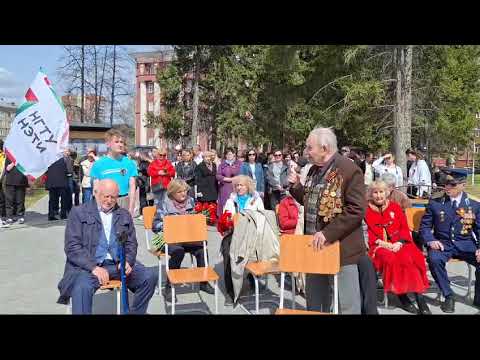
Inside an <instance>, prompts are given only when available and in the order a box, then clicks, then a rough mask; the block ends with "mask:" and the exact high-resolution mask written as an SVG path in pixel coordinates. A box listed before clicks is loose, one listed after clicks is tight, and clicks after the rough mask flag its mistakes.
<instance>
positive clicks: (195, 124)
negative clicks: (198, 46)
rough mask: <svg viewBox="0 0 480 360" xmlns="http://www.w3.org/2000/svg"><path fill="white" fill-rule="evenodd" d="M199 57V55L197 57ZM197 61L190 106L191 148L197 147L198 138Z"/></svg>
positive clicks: (198, 73) (197, 62) (198, 66)
mask: <svg viewBox="0 0 480 360" xmlns="http://www.w3.org/2000/svg"><path fill="white" fill-rule="evenodd" d="M198 57H199V55H198ZM199 62H200V61H199V60H198V61H196V63H195V65H194V69H193V76H194V78H193V104H192V134H191V146H192V147H193V146H195V145H197V137H198V97H199V94H198V82H199V80H200V64H199Z"/></svg>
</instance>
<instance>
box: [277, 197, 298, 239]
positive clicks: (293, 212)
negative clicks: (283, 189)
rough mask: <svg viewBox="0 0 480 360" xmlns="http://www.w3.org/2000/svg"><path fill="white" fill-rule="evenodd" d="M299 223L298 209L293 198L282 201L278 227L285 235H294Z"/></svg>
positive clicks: (279, 209)
mask: <svg viewBox="0 0 480 360" xmlns="http://www.w3.org/2000/svg"><path fill="white" fill-rule="evenodd" d="M297 223H298V207H297V205H296V204H295V200H294V199H293V197H291V196H287V197H285V198H283V200H282V201H280V205H279V206H278V225H279V227H280V231H281V232H282V233H285V234H294V233H295V228H296V227H297Z"/></svg>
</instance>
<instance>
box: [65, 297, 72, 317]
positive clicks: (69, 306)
mask: <svg viewBox="0 0 480 360" xmlns="http://www.w3.org/2000/svg"><path fill="white" fill-rule="evenodd" d="M72 312H73V311H72V299H70V301H69V302H68V304H67V309H66V311H65V314H66V315H72Z"/></svg>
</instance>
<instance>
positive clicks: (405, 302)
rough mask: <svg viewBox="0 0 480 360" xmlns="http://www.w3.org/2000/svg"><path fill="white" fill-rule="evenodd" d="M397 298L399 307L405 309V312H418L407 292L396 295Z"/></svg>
mask: <svg viewBox="0 0 480 360" xmlns="http://www.w3.org/2000/svg"><path fill="white" fill-rule="evenodd" d="M398 299H399V300H400V303H401V308H402V309H403V310H405V311H406V312H409V313H410V314H417V313H418V310H417V308H416V307H415V305H413V302H412V300H410V298H409V297H408V296H407V294H402V295H398Z"/></svg>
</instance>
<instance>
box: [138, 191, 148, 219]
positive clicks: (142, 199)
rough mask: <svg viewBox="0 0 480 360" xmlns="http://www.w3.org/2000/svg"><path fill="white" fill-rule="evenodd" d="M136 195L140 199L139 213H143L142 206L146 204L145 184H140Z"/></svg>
mask: <svg viewBox="0 0 480 360" xmlns="http://www.w3.org/2000/svg"><path fill="white" fill-rule="evenodd" d="M138 197H139V200H140V215H143V208H144V207H147V206H148V203H147V189H146V188H145V186H140V187H139V188H138Z"/></svg>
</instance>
